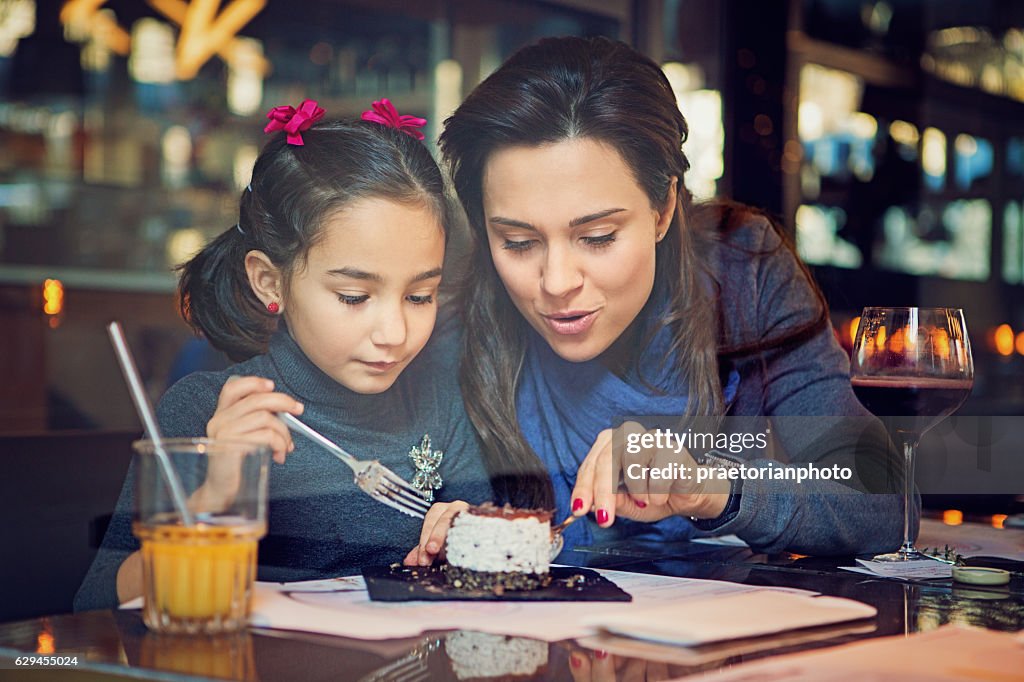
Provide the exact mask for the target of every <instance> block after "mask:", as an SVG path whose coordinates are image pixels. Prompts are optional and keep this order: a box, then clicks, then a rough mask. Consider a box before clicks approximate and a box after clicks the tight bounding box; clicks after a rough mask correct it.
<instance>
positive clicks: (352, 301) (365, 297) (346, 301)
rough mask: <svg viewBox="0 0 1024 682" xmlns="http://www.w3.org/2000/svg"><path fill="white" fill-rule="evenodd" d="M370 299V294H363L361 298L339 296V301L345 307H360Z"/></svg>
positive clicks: (346, 295) (345, 295)
mask: <svg viewBox="0 0 1024 682" xmlns="http://www.w3.org/2000/svg"><path fill="white" fill-rule="evenodd" d="M369 298H370V296H369V294H362V295H360V296H350V295H348V294H338V300H339V301H341V302H342V303H344V304H345V305H359V304H360V303H364V302H365V301H367V300H368V299H369Z"/></svg>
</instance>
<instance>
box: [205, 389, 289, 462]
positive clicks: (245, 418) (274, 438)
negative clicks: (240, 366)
mask: <svg viewBox="0 0 1024 682" xmlns="http://www.w3.org/2000/svg"><path fill="white" fill-rule="evenodd" d="M303 409H304V407H303V405H302V403H300V402H298V401H297V400H295V398H292V397H291V396H289V395H285V394H284V393H275V392H274V382H273V381H271V380H270V379H264V378H263V377H231V378H229V379H228V381H227V383H225V384H224V388H223V389H221V392H220V397H219V398H218V399H217V410H216V412H214V413H213V417H211V418H210V421H209V422H208V423H207V424H206V435H207V436H208V437H209V438H212V439H214V440H241V441H245V442H247V443H260V444H264V445H266V446H267V447H269V448H270V449H271V450H272V451H273V453H274V461H275V462H277V463H279V464H283V463H284V460H285V456H287V454H288V453H289V452H291V451H292V450H294V449H295V445H294V443H292V436H291V433H289V431H288V427H287V426H285V424H284V422H282V421H281V420H280V419H278V418H277V413H278V412H290V413H291V414H294V415H296V416H298V415H300V414H302V410H303Z"/></svg>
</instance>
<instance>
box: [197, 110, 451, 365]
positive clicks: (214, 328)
mask: <svg viewBox="0 0 1024 682" xmlns="http://www.w3.org/2000/svg"><path fill="white" fill-rule="evenodd" d="M302 138H303V141H304V143H305V144H303V145H302V146H297V145H291V144H288V143H287V142H286V140H285V135H284V133H278V134H277V135H276V136H275V137H274V138H273V139H271V140H270V142H268V143H267V145H266V146H265V147H264V148H263V151H262V152H261V153H260V155H259V158H257V159H256V164H255V166H254V167H253V171H252V183H251V184H250V185H249V187H248V188H247V189H245V190H243V191H242V197H241V201H240V206H239V223H238V225H237V226H232V227H231V228H230V229H228V230H227V231H225V232H224V233H223V234H221V235H220V236H218V237H217V238H216V239H214V240H213V241H212V242H210V243H209V244H208V245H207V246H206V248H204V249H203V250H202V251H201V252H199V253H198V254H197V255H196V256H195V257H194V258H192V260H190V261H188V262H187V263H184V264H183V265H180V266H178V269H179V271H180V273H181V278H180V281H179V284H178V291H179V295H180V307H181V314H182V316H183V317H184V318H185V320H186V321H187V322H188V323H189V324H190V325H191V326H192V328H193V329H195V330H196V331H197V332H199V333H201V334H203V335H204V336H205V337H206V338H207V339H209V341H210V343H211V344H212V345H213V346H214V347H215V348H218V349H219V350H222V351H224V352H225V353H226V354H227V355H228V357H230V358H231V359H232V360H236V361H237V360H243V359H246V358H249V357H252V356H253V355H257V354H259V353H262V352H265V351H266V348H267V343H268V341H269V339H270V335H271V334H272V333H273V331H274V329H275V328H276V326H277V316H275V315H271V314H269V313H268V312H267V310H266V308H265V307H264V306H263V304H262V303H261V302H260V300H259V299H258V298H257V297H256V294H255V293H254V292H253V291H252V288H251V287H250V285H249V279H248V276H247V274H246V271H245V256H246V254H247V253H248V252H249V251H252V250H254V249H255V250H258V251H262V252H263V253H264V254H266V256H267V257H268V258H269V259H270V261H271V262H272V263H273V264H274V265H275V266H277V267H278V268H279V269H280V270H281V272H282V273H283V274H284V278H285V282H286V283H287V281H288V279H289V276H290V275H291V274H292V273H293V272H294V271H295V270H296V268H297V267H301V265H302V263H303V261H304V259H305V257H306V255H307V254H308V253H309V249H310V248H311V247H312V246H313V245H314V244H316V243H317V240H318V239H319V238H320V236H321V234H322V228H323V225H324V222H325V220H326V219H328V218H329V217H330V216H331V215H333V214H334V213H336V212H337V211H338V210H340V209H342V208H344V207H345V206H347V205H349V204H350V203H352V202H353V201H357V200H359V199H366V198H383V199H389V200H392V201H399V202H409V203H423V204H426V205H428V206H429V207H430V208H431V209H433V210H434V211H435V213H436V215H437V217H438V220H439V221H440V223H441V225H442V227H443V228H444V230H445V234H447V230H448V225H449V222H450V210H449V204H448V201H447V198H446V195H445V185H444V180H443V176H442V175H441V171H440V170H439V169H438V167H437V163H435V162H434V159H433V158H432V157H431V156H430V152H429V151H427V148H426V147H425V146H424V145H423V143H421V142H419V141H417V140H416V139H414V138H412V137H410V136H409V135H407V134H405V133H403V132H400V131H398V130H395V129H394V128H389V127H386V126H383V125H380V124H377V123H371V122H366V121H355V122H351V123H348V122H341V121H330V122H323V123H318V124H315V125H313V126H312V127H311V128H310V129H309V130H306V131H304V132H303V133H302Z"/></svg>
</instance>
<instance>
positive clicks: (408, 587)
mask: <svg viewBox="0 0 1024 682" xmlns="http://www.w3.org/2000/svg"><path fill="white" fill-rule="evenodd" d="M580 576H582V578H583V579H582V580H580ZM363 577H364V578H365V579H366V589H367V590H368V591H369V593H370V599H371V600H373V601H416V600H426V601H632V600H633V598H632V597H630V596H629V594H628V593H626V592H624V591H623V590H622V589H620V588H619V586H618V585H616V584H615V583H613V582H612V581H610V580H608V579H607V578H604V577H602V576H601V575H599V574H597V573H595V572H594V571H591V570H589V569H586V568H577V567H575V566H552V567H551V578H552V579H551V584H550V585H548V586H547V587H542V588H540V589H537V590H521V591H512V590H509V591H506V592H504V593H503V594H500V595H498V594H495V593H494V592H492V591H490V590H465V589H458V588H455V587H450V586H449V585H448V584H447V583H446V582H445V576H444V572H443V569H442V568H441V567H440V566H427V567H417V566H398V565H395V564H392V565H391V566H372V567H369V568H364V569H363ZM570 582H571V583H572V584H573V586H572V587H570Z"/></svg>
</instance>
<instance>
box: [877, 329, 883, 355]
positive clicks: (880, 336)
mask: <svg viewBox="0 0 1024 682" xmlns="http://www.w3.org/2000/svg"><path fill="white" fill-rule="evenodd" d="M875 346H877V347H878V350H880V351H882V350H885V327H879V328H878V335H877V336H875Z"/></svg>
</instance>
